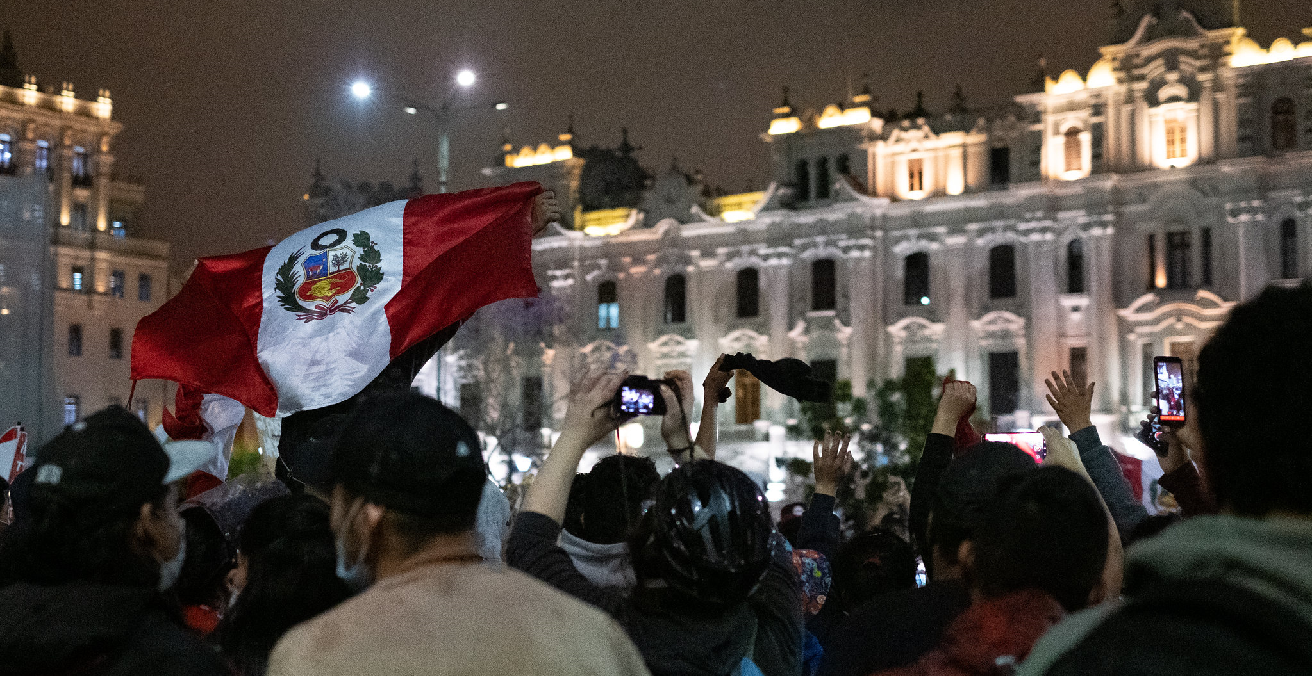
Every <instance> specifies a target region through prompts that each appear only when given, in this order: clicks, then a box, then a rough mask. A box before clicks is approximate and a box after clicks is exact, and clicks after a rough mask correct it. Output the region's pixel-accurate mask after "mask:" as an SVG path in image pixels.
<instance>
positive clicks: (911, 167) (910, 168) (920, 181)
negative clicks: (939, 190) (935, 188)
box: [907, 157, 925, 192]
mask: <svg viewBox="0 0 1312 676" xmlns="http://www.w3.org/2000/svg"><path fill="white" fill-rule="evenodd" d="M924 189H925V158H923V157H912V158H910V159H908V160H907V191H908V192H921V191H923V190H924Z"/></svg>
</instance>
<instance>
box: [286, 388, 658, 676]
mask: <svg viewBox="0 0 1312 676" xmlns="http://www.w3.org/2000/svg"><path fill="white" fill-rule="evenodd" d="M332 475H333V483H334V486H333V489H332V504H331V509H330V513H331V519H330V521H331V527H332V530H333V533H334V536H335V539H336V550H337V575H338V577H339V578H341V579H342V580H343V581H345V582H346V583H347V584H348V585H350V586H352V587H354V588H355V589H357V590H359V591H360V593H359V594H358V595H357V596H355V597H354V598H352V599H350V600H348V601H346V602H345V603H342V604H341V605H339V606H337V607H336V608H334V609H332V610H330V611H328V612H326V613H324V614H322V615H320V616H318V617H316V618H314V619H312V620H310V621H308V622H306V623H304V624H302V625H300V626H298V627H296V628H295V629H293V630H292V631H290V632H289V633H288V634H287V635H286V636H284V637H283V639H282V640H281V641H279V643H278V645H277V646H276V647H275V648H274V650H273V654H272V655H271V657H270V660H269V670H268V673H270V674H275V675H279V676H284V675H286V676H290V675H293V674H297V675H299V674H315V675H316V676H320V675H332V674H362V673H369V674H381V675H387V674H407V675H415V674H471V673H488V674H509V673H533V674H620V675H625V674H645V673H646V669H644V668H643V665H642V659H641V657H640V656H639V655H638V652H637V650H636V649H635V648H634V647H633V644H632V643H631V642H630V641H629V640H628V638H627V637H626V636H625V635H624V631H623V630H622V629H621V628H620V627H619V626H618V625H617V624H615V622H613V621H612V620H611V619H610V618H608V617H606V616H605V614H603V613H601V612H599V611H597V610H596V609H594V608H590V607H588V606H587V605H586V604H583V603H580V602H579V601H577V600H575V599H572V598H570V597H569V596H567V595H565V594H562V593H560V592H559V591H556V590H554V589H551V588H550V587H548V586H547V585H544V584H542V583H541V582H538V581H537V580H534V579H532V578H530V577H529V576H527V575H524V574H523V573H520V572H519V571H515V570H511V569H509V568H507V567H505V566H504V565H502V564H500V563H499V562H488V561H485V560H484V559H483V557H482V556H481V555H480V554H479V550H478V543H477V540H476V537H475V534H474V526H475V523H476V520H477V512H478V506H479V502H480V498H481V497H482V495H483V487H484V485H485V483H486V470H485V468H484V465H483V456H482V453H481V451H480V447H479V442H478V437H477V436H476V435H475V433H474V430H473V429H472V428H471V427H470V426H469V424H468V423H466V422H465V421H464V420H463V419H461V418H460V416H459V415H457V414H456V413H454V412H452V411H451V410H450V409H447V408H446V407H445V406H443V405H442V404H440V403H438V402H437V401H435V400H433V399H430V398H427V397H424V396H421V395H418V394H411V393H398V394H382V395H377V396H375V397H372V398H368V399H365V400H364V401H362V402H361V403H360V404H359V406H358V407H357V408H356V409H355V411H354V412H353V413H352V415H351V417H350V419H349V420H348V421H347V423H346V425H345V428H344V429H343V430H342V432H341V435H340V437H339V438H338V441H337V445H336V448H335V449H334V452H333V459H332Z"/></svg>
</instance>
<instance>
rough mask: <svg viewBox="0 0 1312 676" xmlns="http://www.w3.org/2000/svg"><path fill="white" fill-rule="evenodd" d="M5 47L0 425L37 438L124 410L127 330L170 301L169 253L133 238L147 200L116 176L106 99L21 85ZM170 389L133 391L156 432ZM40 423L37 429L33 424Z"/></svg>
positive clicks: (153, 385)
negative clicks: (108, 410) (98, 413)
mask: <svg viewBox="0 0 1312 676" xmlns="http://www.w3.org/2000/svg"><path fill="white" fill-rule="evenodd" d="M20 73H21V71H19V69H18V66H17V63H16V58H15V56H14V50H13V46H12V42H11V41H10V39H9V36H8V35H7V34H6V36H5V45H4V47H3V49H0V80H3V81H2V82H0V196H2V198H0V337H2V338H3V341H0V342H3V343H4V347H3V348H0V390H3V391H4V392H5V393H6V394H4V395H0V426H6V425H8V424H11V423H12V422H13V420H9V418H14V419H15V420H20V419H21V420H23V422H25V423H27V424H29V425H31V426H33V429H34V432H35V434H34V438H36V439H38V440H41V439H44V438H48V437H49V436H52V435H53V434H54V433H56V432H57V431H58V428H59V426H60V425H62V424H65V423H68V422H73V421H75V420H77V419H78V418H79V417H81V416H82V415H84V414H85V413H89V412H92V411H95V410H97V409H99V408H103V407H104V406H107V405H109V404H114V403H118V404H126V403H127V402H128V397H129V388H130V385H131V380H130V378H129V365H130V363H131V346H132V332H133V330H134V328H135V327H136V325H137V321H139V320H140V319H141V318H142V317H144V316H145V315H147V314H149V313H151V312H153V311H154V310H155V309H157V308H158V307H159V306H160V305H161V304H163V302H164V301H165V300H166V299H167V297H168V295H169V291H170V289H169V279H168V267H169V246H168V244H167V243H165V242H158V241H153V240H145V239H138V238H135V237H129V236H128V232H129V230H130V228H131V227H132V224H133V222H134V218H135V216H136V214H137V212H138V210H139V209H140V207H141V204H142V203H143V201H144V199H145V189H144V187H143V186H141V185H140V184H139V183H137V182H135V181H130V180H124V179H123V178H121V177H120V176H118V175H116V174H115V172H114V153H113V148H114V138H115V136H116V135H117V134H118V133H119V131H120V130H121V125H120V124H119V123H118V122H115V121H114V120H113V118H112V112H113V101H112V99H111V98H110V94H109V92H108V91H107V90H103V89H102V90H100V92H99V93H98V94H97V96H96V98H95V99H93V100H87V99H80V98H77V96H76V95H75V92H74V88H73V85H72V84H71V83H67V82H65V83H63V84H62V85H61V86H60V87H58V88H55V87H45V88H42V87H39V86H38V83H37V81H36V78H35V77H33V76H30V75H28V76H22V75H21V74H20ZM171 396H172V389H171V386H170V385H168V384H167V383H163V382H154V381H148V382H143V383H141V384H139V385H138V387H137V391H136V396H135V399H134V402H133V406H134V409H135V410H136V412H137V413H138V414H139V415H140V416H141V417H142V418H143V419H145V420H147V421H148V422H149V423H151V424H152V425H153V424H157V423H158V422H159V420H160V416H161V415H162V410H163V406H164V404H165V403H166V400H170V399H171ZM37 425H40V426H41V427H40V429H39V431H38V430H37V429H36V426H37Z"/></svg>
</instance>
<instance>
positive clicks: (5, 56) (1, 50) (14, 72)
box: [0, 31, 23, 88]
mask: <svg viewBox="0 0 1312 676" xmlns="http://www.w3.org/2000/svg"><path fill="white" fill-rule="evenodd" d="M0 85H4V86H6V87H14V88H18V87H22V86H23V71H22V70H20V69H19V68H18V50H16V49H14V36H13V35H12V34H10V32H9V31H5V33H4V38H3V39H2V40H0Z"/></svg>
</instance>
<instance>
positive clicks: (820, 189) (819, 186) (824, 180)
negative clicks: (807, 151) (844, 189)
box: [815, 157, 833, 200]
mask: <svg viewBox="0 0 1312 676" xmlns="http://www.w3.org/2000/svg"><path fill="white" fill-rule="evenodd" d="M830 183H831V179H830V178H829V158H828V157H821V158H820V159H818V160H816V161H815V198H816V199H818V200H825V199H829V192H830V190H831V189H832V188H833V186H831V185H830Z"/></svg>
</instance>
